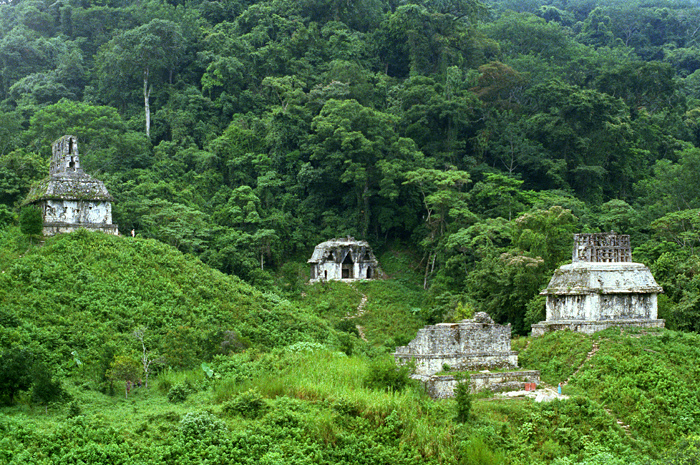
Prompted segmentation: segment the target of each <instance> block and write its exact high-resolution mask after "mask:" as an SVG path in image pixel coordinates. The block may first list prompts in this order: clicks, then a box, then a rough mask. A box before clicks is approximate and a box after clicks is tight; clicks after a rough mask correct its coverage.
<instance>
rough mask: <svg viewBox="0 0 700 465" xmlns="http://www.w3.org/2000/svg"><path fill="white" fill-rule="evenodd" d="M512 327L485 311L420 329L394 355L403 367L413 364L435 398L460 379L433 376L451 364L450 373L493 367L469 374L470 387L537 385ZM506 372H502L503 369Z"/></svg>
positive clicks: (447, 392) (536, 376) (446, 394)
mask: <svg viewBox="0 0 700 465" xmlns="http://www.w3.org/2000/svg"><path fill="white" fill-rule="evenodd" d="M510 334H511V328H510V325H509V324H508V325H498V324H495V323H494V322H493V320H492V319H491V317H489V315H488V314H486V313H481V312H480V313H477V314H476V315H475V316H474V319H472V320H462V321H460V322H458V323H441V324H437V325H432V326H426V327H425V328H422V329H420V330H418V334H417V335H416V338H415V339H414V340H413V341H411V342H410V343H409V344H408V345H407V346H403V347H397V348H396V352H395V353H394V359H395V360H396V363H397V364H399V365H404V364H408V363H411V362H413V363H414V364H415V367H416V370H415V373H414V374H413V375H412V377H413V378H414V379H419V380H421V381H422V382H423V383H424V385H425V386H426V390H427V391H428V393H429V394H430V395H431V396H433V397H436V398H444V397H450V396H452V395H453V394H454V387H455V386H456V385H457V383H459V382H460V380H459V379H457V378H456V377H454V376H452V375H440V376H435V375H436V373H439V372H441V371H443V370H444V369H445V368H446V366H449V369H450V370H451V371H457V372H459V371H463V372H469V371H480V370H494V369H498V370H499V371H498V372H492V373H491V372H489V373H471V374H469V383H470V388H471V390H472V391H474V392H476V391H479V390H483V389H491V390H494V391H498V390H508V389H520V388H522V387H523V386H524V383H526V382H528V383H532V382H534V383H539V372H533V371H523V370H519V369H518V354H517V352H515V351H513V350H511V348H510ZM502 370H503V371H502Z"/></svg>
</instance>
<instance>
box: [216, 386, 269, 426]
mask: <svg viewBox="0 0 700 465" xmlns="http://www.w3.org/2000/svg"><path fill="white" fill-rule="evenodd" d="M266 410H267V404H266V403H265V399H264V398H263V396H262V395H261V394H260V393H259V392H258V391H257V390H255V389H249V390H248V391H246V392H242V393H241V394H239V395H237V396H235V397H234V398H233V399H231V400H230V401H228V402H226V403H225V404H224V405H223V411H224V412H226V413H229V414H233V415H239V416H241V417H243V418H249V419H252V418H258V417H260V416H262V415H263V414H264V413H265V411H266Z"/></svg>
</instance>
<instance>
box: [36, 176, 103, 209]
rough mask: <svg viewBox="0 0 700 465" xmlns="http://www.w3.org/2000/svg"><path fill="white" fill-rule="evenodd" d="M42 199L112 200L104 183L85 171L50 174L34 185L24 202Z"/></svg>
mask: <svg viewBox="0 0 700 465" xmlns="http://www.w3.org/2000/svg"><path fill="white" fill-rule="evenodd" d="M40 200H97V201H111V200H112V196H111V195H109V192H108V191H107V188H106V187H105V185H104V183H103V182H102V181H100V180H98V179H95V178H93V177H92V176H90V175H89V174H87V173H85V172H76V173H64V174H60V175H53V176H48V177H46V178H44V179H42V180H41V181H40V182H39V183H38V184H37V185H35V186H34V187H32V189H31V190H30V191H29V195H28V196H27V198H26V199H25V201H24V204H28V203H34V202H38V201H40Z"/></svg>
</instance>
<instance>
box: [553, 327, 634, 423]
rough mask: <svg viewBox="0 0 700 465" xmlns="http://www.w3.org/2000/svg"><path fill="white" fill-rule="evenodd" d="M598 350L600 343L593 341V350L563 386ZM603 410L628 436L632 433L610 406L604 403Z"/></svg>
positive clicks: (565, 383) (563, 384)
mask: <svg viewBox="0 0 700 465" xmlns="http://www.w3.org/2000/svg"><path fill="white" fill-rule="evenodd" d="M596 352H598V343H597V342H595V341H593V347H592V348H591V351H590V352H588V354H586V359H585V360H584V361H583V363H581V365H579V367H578V368H577V369H576V371H574V373H573V374H572V375H571V376H569V378H568V379H567V380H566V381H564V382H563V383H561V384H562V386H566V385H567V384H569V380H570V379H571V378H573V377H574V376H576V375H577V374H578V372H579V371H581V369H582V368H583V366H584V365H585V364H586V362H587V361H589V360H590V359H591V358H592V357H593V356H594V355H595V354H596ZM603 410H605V411H606V412H607V413H608V415H610V416H611V417H612V419H613V420H615V422H616V423H617V424H618V425H620V428H622V429H623V430H624V431H625V433H626V434H627V435H628V436H629V435H630V425H628V424H626V423H625V422H624V421H622V420H620V419H619V418H617V417H616V416H615V415H613V413H612V410H610V409H609V408H608V407H606V406H604V405H603Z"/></svg>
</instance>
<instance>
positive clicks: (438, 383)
mask: <svg viewBox="0 0 700 465" xmlns="http://www.w3.org/2000/svg"><path fill="white" fill-rule="evenodd" d="M468 376H469V390H470V392H471V393H472V394H473V393H476V392H479V391H483V390H486V389H488V390H490V391H493V392H503V391H517V390H523V389H525V383H535V384H539V383H540V372H539V371H538V370H516V371H502V372H493V373H470V374H469V375H468ZM417 379H420V380H421V381H423V383H424V385H425V390H426V392H427V393H428V395H429V396H430V397H432V398H433V399H448V398H451V397H454V395H455V388H456V387H457V384H459V383H460V382H462V379H461V377H459V376H454V375H439V376H436V375H433V376H429V377H425V378H421V377H419V378H417Z"/></svg>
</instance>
